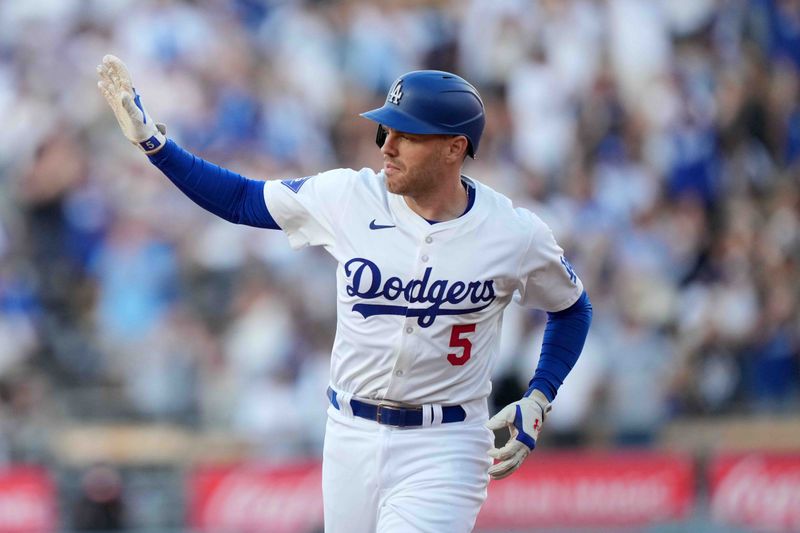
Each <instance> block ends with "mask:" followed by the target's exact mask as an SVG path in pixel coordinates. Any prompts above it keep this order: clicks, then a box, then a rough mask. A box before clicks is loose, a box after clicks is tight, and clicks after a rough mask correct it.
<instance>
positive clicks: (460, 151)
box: [445, 135, 469, 162]
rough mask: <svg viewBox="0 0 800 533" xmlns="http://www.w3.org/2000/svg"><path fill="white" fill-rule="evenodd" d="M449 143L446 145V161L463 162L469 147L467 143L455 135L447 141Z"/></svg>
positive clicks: (464, 139) (461, 137)
mask: <svg viewBox="0 0 800 533" xmlns="http://www.w3.org/2000/svg"><path fill="white" fill-rule="evenodd" d="M447 140H448V141H449V142H448V143H447V152H446V153H445V156H446V158H447V160H448V161H450V160H452V161H453V162H455V161H458V162H462V161H464V158H466V156H467V148H468V146H469V141H467V138H466V137H464V136H463V135H455V136H453V137H450V138H448V139H447Z"/></svg>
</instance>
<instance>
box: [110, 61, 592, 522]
mask: <svg viewBox="0 0 800 533" xmlns="http://www.w3.org/2000/svg"><path fill="white" fill-rule="evenodd" d="M98 73H99V76H100V81H99V83H98V86H99V88H100V91H101V92H102V94H103V96H105V98H106V100H107V101H108V103H109V105H110V106H111V108H112V110H113V111H114V114H115V116H116V118H117V120H118V122H119V124H120V127H121V128H122V131H123V133H124V134H125V136H126V137H127V138H128V139H129V140H130V141H131V142H133V143H134V144H135V145H136V146H138V147H139V148H140V149H142V150H143V151H144V152H145V153H146V154H147V155H148V156H149V158H150V160H151V162H152V163H153V164H154V165H155V166H156V167H158V168H159V169H160V170H161V171H162V172H163V173H164V174H165V175H166V176H167V177H168V178H169V179H170V180H171V181H172V182H173V183H174V184H175V185H176V186H177V187H178V188H179V189H180V190H181V191H183V192H184V193H185V194H186V195H187V196H188V197H189V198H191V199H192V200H193V201H195V202H196V203H197V204H199V205H200V206H202V207H203V208H205V209H207V210H209V211H211V212H212V213H215V214H217V215H219V216H221V217H223V218H225V219H227V220H229V221H231V222H235V223H238V224H247V225H251V226H257V227H263V228H271V229H280V230H282V231H284V232H285V233H286V235H287V236H288V238H289V244H290V245H291V246H292V247H293V248H301V247H304V246H324V247H325V249H326V250H327V251H328V252H329V253H330V254H331V255H332V256H333V257H335V258H336V260H337V261H338V267H337V269H336V281H337V314H338V322H337V328H336V338H335V341H334V344H333V349H332V352H331V374H330V387H329V389H328V391H327V394H328V398H329V400H330V407H329V409H328V415H329V416H328V422H327V427H326V436H325V445H324V450H323V471H322V483H323V487H322V488H323V499H324V515H325V530H326V531H328V532H334V533H336V532H347V533H372V532H375V531H378V532H381V533H399V532H411V531H413V532H430V533H443V532H447V533H460V532H467V531H471V530H472V527H473V526H474V523H475V519H476V517H477V515H478V511H479V510H480V507H481V505H482V503H483V501H484V500H485V498H486V492H487V487H488V483H489V478H490V477H491V478H494V479H501V478H503V477H505V476H508V475H509V474H511V473H512V472H514V471H515V470H516V469H518V468H519V467H520V465H521V464H522V462H523V460H524V459H525V458H526V457H527V455H528V454H529V453H530V452H531V450H533V448H534V447H535V445H536V439H537V437H538V435H539V432H540V430H541V428H542V423H543V422H544V420H545V415H546V414H547V412H548V410H549V409H550V403H551V402H552V401H553V398H554V397H555V395H556V392H557V390H558V388H559V386H560V385H561V383H562V381H563V380H564V378H565V377H566V375H567V373H568V372H569V371H570V369H571V368H572V366H573V365H574V364H575V361H576V360H577V358H578V356H579V354H580V352H581V349H582V348H583V343H584V340H585V338H586V334H587V332H588V329H589V324H590V322H591V315H592V307H591V304H590V302H589V298H588V297H587V295H586V292H585V291H584V289H583V285H582V283H581V280H580V279H579V278H578V277H577V276H576V274H575V272H574V271H573V269H572V267H571V265H570V264H569V263H568V262H567V260H566V259H565V258H564V255H563V251H562V249H561V248H560V247H559V246H558V244H556V241H555V240H554V238H553V235H552V232H551V231H550V229H549V228H548V227H547V226H546V225H545V224H544V223H543V222H542V221H541V220H540V219H539V218H538V217H537V216H536V215H534V214H533V213H531V212H529V211H526V210H524V209H519V208H514V207H513V206H512V204H511V201H510V200H509V199H508V198H506V197H505V196H503V195H502V194H500V193H498V192H496V191H494V190H492V189H490V188H489V187H487V186H486V185H483V184H482V183H480V182H479V181H478V180H476V179H473V178H470V177H467V176H465V175H463V174H462V173H461V168H462V164H463V162H464V161H465V159H466V157H467V156H470V157H473V158H474V157H475V154H476V153H477V151H478V145H479V143H480V139H481V133H482V132H483V126H484V107H483V102H482V101H481V98H480V96H479V94H478V92H477V91H476V90H475V88H474V87H472V86H471V85H470V84H469V83H467V82H466V81H465V80H463V79H462V78H460V77H458V76H456V75H454V74H450V73H447V72H441V71H432V70H427V71H415V72H410V73H408V74H405V75H403V76H401V77H400V78H398V79H397V80H396V81H395V82H394V84H393V85H392V86H391V88H390V90H389V93H388V95H387V97H386V102H385V104H384V105H383V107H381V108H379V109H375V110H372V111H369V112H367V113H364V114H363V115H362V116H364V117H366V118H367V119H370V120H372V121H375V122H376V123H377V124H378V133H377V143H378V146H379V147H380V150H381V153H382V155H383V160H384V164H383V168H382V169H381V170H380V171H379V172H375V171H373V170H371V169H368V168H363V169H361V170H351V169H337V170H330V171H327V172H322V173H320V174H317V175H315V176H308V177H301V178H297V179H289V180H283V181H267V182H263V181H257V180H250V179H247V178H245V177H242V176H240V175H238V174H235V173H233V172H231V171H229V170H226V169H224V168H221V167H218V166H216V165H214V164H212V163H209V162H207V161H204V160H202V159H201V158H199V157H197V156H194V155H192V154H190V153H189V152H187V151H185V150H183V149H182V148H181V147H180V146H178V145H177V144H176V143H175V142H174V141H173V140H170V139H167V138H166V136H165V133H166V131H165V129H164V127H163V126H161V125H157V124H155V123H154V122H153V120H152V118H151V117H150V116H149V115H148V114H147V112H146V111H145V109H144V107H143V105H142V102H141V100H140V98H139V95H138V94H137V93H136V91H135V90H134V88H133V85H132V82H131V77H130V74H129V73H128V71H127V69H126V68H125V65H124V64H123V63H122V61H120V60H119V59H118V58H116V57H114V56H110V55H108V56H105V57H104V58H103V60H102V63H101V65H99V66H98ZM512 299H514V300H515V301H516V302H517V303H519V304H521V305H524V306H528V307H533V308H539V309H543V310H545V311H547V312H548V322H547V328H546V331H545V340H544V344H543V347H542V352H541V356H540V362H539V365H538V367H537V369H536V372H535V374H534V376H533V379H532V380H531V382H530V388H529V389H528V391H527V392H526V393H525V395H524V396H523V398H521V399H520V400H519V401H516V402H514V403H512V404H511V405H508V406H506V407H505V408H504V409H502V410H501V411H500V412H499V413H498V414H497V415H495V416H494V417H493V418H491V419H490V420H489V416H488V408H487V397H488V396H489V393H490V392H491V382H490V375H491V371H492V365H493V362H494V359H495V356H496V354H497V350H498V345H499V332H500V328H501V322H502V315H503V309H504V308H505V307H506V306H507V305H508V304H509V303H510V302H511V301H512ZM502 428H508V429H509V430H510V438H509V440H508V442H507V443H506V444H505V445H504V446H502V447H501V448H499V449H498V448H493V445H494V434H493V432H492V430H499V429H502ZM487 451H488V455H487Z"/></svg>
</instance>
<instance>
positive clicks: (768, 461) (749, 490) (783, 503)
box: [709, 453, 800, 532]
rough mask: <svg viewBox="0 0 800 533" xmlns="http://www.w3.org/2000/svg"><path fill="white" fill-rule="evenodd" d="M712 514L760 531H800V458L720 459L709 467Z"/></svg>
mask: <svg viewBox="0 0 800 533" xmlns="http://www.w3.org/2000/svg"><path fill="white" fill-rule="evenodd" d="M709 478H710V485H711V513H712V516H713V517H714V519H715V520H717V521H720V522H724V523H727V524H735V525H739V526H750V527H755V528H758V530H759V531H773V532H790V531H800V454H793V455H777V454H764V453H752V454H740V455H723V456H720V457H717V458H716V459H715V460H714V461H712V463H711V465H710V466H709Z"/></svg>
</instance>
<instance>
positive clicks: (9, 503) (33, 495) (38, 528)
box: [0, 466, 58, 533]
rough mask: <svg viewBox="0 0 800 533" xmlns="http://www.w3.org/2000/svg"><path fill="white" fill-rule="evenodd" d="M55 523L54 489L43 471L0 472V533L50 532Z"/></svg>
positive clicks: (53, 528)
mask: <svg viewBox="0 0 800 533" xmlns="http://www.w3.org/2000/svg"><path fill="white" fill-rule="evenodd" d="M57 521H58V519H57V516H56V490H55V485H54V483H53V481H52V479H51V478H50V475H49V474H48V473H47V471H45V470H44V469H42V468H39V467H27V466H25V467H22V466H20V467H14V466H12V467H8V468H4V469H0V533H51V532H53V531H55V530H56V527H57V526H56V524H57Z"/></svg>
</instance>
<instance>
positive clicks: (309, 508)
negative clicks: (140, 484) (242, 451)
mask: <svg viewBox="0 0 800 533" xmlns="http://www.w3.org/2000/svg"><path fill="white" fill-rule="evenodd" d="M189 492H190V494H189V521H190V523H191V525H192V526H193V527H194V528H195V529H197V530H198V531H206V532H209V533H219V532H222V531H224V532H225V533H256V532H259V533H260V532H264V531H269V532H271V533H305V532H310V531H318V530H319V529H320V528H321V526H322V470H321V469H320V465H319V463H318V462H313V463H305V464H300V465H292V466H280V467H268V466H263V467H260V466H255V465H242V466H224V467H220V466H212V467H201V468H198V469H197V470H196V471H195V472H193V473H192V475H191V476H190V478H189Z"/></svg>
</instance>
